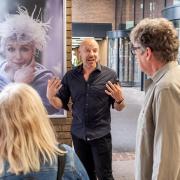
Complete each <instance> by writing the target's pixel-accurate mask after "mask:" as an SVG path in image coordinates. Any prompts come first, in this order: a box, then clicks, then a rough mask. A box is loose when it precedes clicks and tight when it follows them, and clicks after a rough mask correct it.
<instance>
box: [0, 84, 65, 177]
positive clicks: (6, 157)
mask: <svg viewBox="0 0 180 180" xmlns="http://www.w3.org/2000/svg"><path fill="white" fill-rule="evenodd" d="M63 153H64V152H63V151H61V150H59V148H58V142H57V141H56V138H55V134H54V132H53V129H52V126H51V124H50V120H49V119H48V116H47V112H46V109H45V107H44V106H43V103H42V101H41V98H40V96H39V95H38V93H37V92H36V91H35V90H34V89H33V88H32V87H31V86H29V85H27V84H23V83H11V84H9V85H7V86H6V87H5V88H4V90H3V91H2V92H1V93H0V173H2V172H3V171H4V163H5V161H7V162H8V163H9V170H8V171H10V172H12V173H15V174H19V173H24V174H26V173H28V172H32V171H33V172H36V171H39V170H40V166H41V164H42V163H45V162H49V163H50V164H53V163H54V162H55V161H56V159H57V154H61V155H62V154H63Z"/></svg>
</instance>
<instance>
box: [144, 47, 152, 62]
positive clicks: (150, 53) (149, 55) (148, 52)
mask: <svg viewBox="0 0 180 180" xmlns="http://www.w3.org/2000/svg"><path fill="white" fill-rule="evenodd" d="M145 53H146V59H147V60H150V59H151V57H152V50H151V48H149V47H147V48H146V51H145Z"/></svg>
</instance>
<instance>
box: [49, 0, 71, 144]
mask: <svg viewBox="0 0 180 180" xmlns="http://www.w3.org/2000/svg"><path fill="white" fill-rule="evenodd" d="M71 10H72V0H66V59H67V63H66V64H67V71H68V70H70V69H71V67H72V66H71V44H72V43H71V41H72V40H71V39H72V15H71V14H72V13H71ZM51 120H52V123H53V125H54V129H55V131H56V135H57V138H58V141H59V142H60V143H65V144H69V145H71V143H72V140H71V134H70V128H71V122H72V114H71V112H67V117H66V118H55V119H51Z"/></svg>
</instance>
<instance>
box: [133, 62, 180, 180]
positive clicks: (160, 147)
mask: <svg viewBox="0 0 180 180" xmlns="http://www.w3.org/2000/svg"><path fill="white" fill-rule="evenodd" d="M146 87H147V90H146V96H145V102H144V105H143V107H142V110H141V113H140V115H139V119H138V127H137V137H136V160H135V167H136V172H135V179H136V180H180V66H179V65H178V63H177V62H170V63H168V64H166V65H165V66H163V67H162V68H161V69H160V70H159V71H158V72H157V73H156V74H155V75H154V76H153V77H152V78H151V79H149V80H147V82H146Z"/></svg>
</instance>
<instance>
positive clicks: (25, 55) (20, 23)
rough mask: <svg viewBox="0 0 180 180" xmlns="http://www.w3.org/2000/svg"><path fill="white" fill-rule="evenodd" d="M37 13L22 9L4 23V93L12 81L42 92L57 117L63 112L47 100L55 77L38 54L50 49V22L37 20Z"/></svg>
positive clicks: (0, 70)
mask: <svg viewBox="0 0 180 180" xmlns="http://www.w3.org/2000/svg"><path fill="white" fill-rule="evenodd" d="M35 10H36V9H35ZM35 10H34V12H35ZM34 12H33V13H32V15H31V16H30V15H29V14H28V11H27V10H26V8H24V7H19V8H18V12H17V13H18V14H13V15H10V14H9V15H8V16H7V17H6V18H5V21H3V22H1V23H0V27H1V28H0V40H1V41H0V45H1V46H0V48H1V54H3V57H4V61H1V62H0V91H2V89H3V88H4V87H5V86H6V85H7V84H9V83H10V82H23V83H27V84H29V85H31V86H32V87H33V88H34V89H36V90H37V91H38V93H39V95H40V96H41V98H42V101H43V103H44V105H45V107H46V109H47V111H48V114H54V113H56V112H58V111H59V110H57V109H55V108H53V107H52V106H51V105H50V104H49V102H48V100H47V98H46V87H47V81H48V79H50V78H52V77H53V76H54V74H53V72H52V71H50V70H48V69H47V68H45V67H44V66H43V65H41V64H40V63H38V62H37V61H36V59H37V55H38V52H41V51H42V50H43V48H44V47H45V46H46V43H47V39H48V35H47V32H48V29H49V22H47V23H43V22H42V21H41V20H39V19H34V17H33V15H34Z"/></svg>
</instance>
